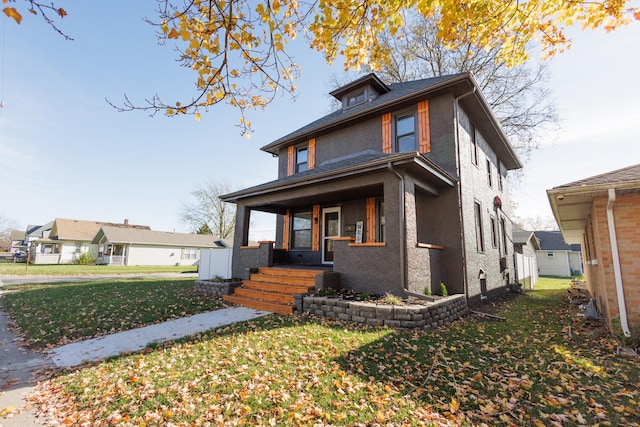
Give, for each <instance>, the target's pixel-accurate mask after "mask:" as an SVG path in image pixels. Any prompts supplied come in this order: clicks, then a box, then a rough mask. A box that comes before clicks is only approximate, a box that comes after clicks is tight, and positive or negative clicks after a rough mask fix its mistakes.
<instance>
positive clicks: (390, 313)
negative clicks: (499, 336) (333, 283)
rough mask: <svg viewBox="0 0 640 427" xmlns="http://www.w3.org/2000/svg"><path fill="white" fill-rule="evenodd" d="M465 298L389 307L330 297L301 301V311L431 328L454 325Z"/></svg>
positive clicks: (374, 323)
mask: <svg viewBox="0 0 640 427" xmlns="http://www.w3.org/2000/svg"><path fill="white" fill-rule="evenodd" d="M468 311H469V308H468V307H467V300H466V298H465V297H464V295H451V296H448V297H444V298H440V299H437V300H436V301H433V302H429V301H425V302H424V303H419V304H406V305H389V304H379V303H375V302H360V301H348V300H343V299H337V298H329V297H310V296H304V297H303V298H302V312H303V313H310V314H315V315H317V316H324V317H327V318H330V319H341V320H346V321H349V322H357V323H366V324H367V325H371V326H387V327H391V328H400V329H415V328H422V329H432V328H436V327H438V326H442V325H444V324H447V323H450V322H453V321H454V320H456V319H458V318H460V317H461V316H463V315H465V314H467V312H468Z"/></svg>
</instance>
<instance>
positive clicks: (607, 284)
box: [547, 165, 640, 337]
mask: <svg viewBox="0 0 640 427" xmlns="http://www.w3.org/2000/svg"><path fill="white" fill-rule="evenodd" d="M547 196H548V197H549V202H550V203H551V208H552V210H553V214H554V216H555V218H556V221H557V222H558V225H559V226H560V231H562V234H563V236H564V239H565V241H566V242H567V243H569V244H571V243H580V244H581V245H582V254H583V259H584V264H585V265H584V271H585V280H586V282H587V285H588V287H589V291H590V292H591V295H592V297H593V298H595V301H596V304H597V307H598V309H599V310H601V311H602V313H601V315H604V316H605V317H606V319H607V322H608V324H609V327H610V328H611V329H612V331H613V332H614V333H620V332H622V333H623V334H624V335H625V336H630V335H632V336H634V337H638V336H640V165H634V166H629V167H627V168H623V169H619V170H615V171H612V172H608V173H605V174H602V175H597V176H593V177H590V178H586V179H582V180H580V181H576V182H572V183H569V184H565V185H561V186H559V187H555V188H553V189H551V190H547Z"/></svg>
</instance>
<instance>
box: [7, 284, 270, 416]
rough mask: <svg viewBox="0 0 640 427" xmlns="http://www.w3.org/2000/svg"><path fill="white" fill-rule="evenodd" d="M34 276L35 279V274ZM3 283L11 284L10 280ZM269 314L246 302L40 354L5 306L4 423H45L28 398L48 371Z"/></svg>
mask: <svg viewBox="0 0 640 427" xmlns="http://www.w3.org/2000/svg"><path fill="white" fill-rule="evenodd" d="M163 276H164V275H163ZM120 277H121V276H120ZM165 277H166V276H165ZM5 278H6V276H3V277H1V278H0V280H2V279H5ZM42 279H45V278H43V277H39V278H37V279H36V280H35V281H36V282H45V281H47V279H52V281H57V280H59V278H55V279H53V278H46V279H45V280H42ZM67 279H68V278H67ZM83 279H84V280H87V279H88V278H87V277H84V278H83ZM92 279H96V280H97V279H104V277H100V278H98V277H96V276H93V277H92ZM31 281H34V279H33V278H31ZM14 283H15V282H14ZM2 284H3V283H2V282H1V281H0V293H2V289H1V287H2ZM4 284H5V285H6V284H8V283H7V281H5V282H4ZM0 302H1V300H0ZM267 314H270V313H268V312H265V311H257V310H254V309H249V308H245V307H231V308H225V309H220V310H216V311H211V312H207V313H201V314H196V315H193V316H189V317H184V318H181V319H176V320H170V321H167V322H163V323H158V324H155V325H150V326H145V327H142V328H137V329H132V330H129V331H124V332H119V333H116V334H112V335H107V336H104V337H100V338H94V339H89V340H86V341H80V342H76V343H72V344H67V345H64V346H61V347H58V348H55V349H53V350H50V351H49V352H48V353H47V354H41V353H36V352H31V351H28V350H25V349H24V348H23V347H22V346H21V345H20V344H21V338H20V337H19V336H18V335H16V334H14V333H13V332H11V331H10V330H9V325H8V324H7V316H6V315H5V313H4V311H3V308H2V306H1V305H0V413H2V412H3V411H4V410H6V409H11V411H10V412H11V414H10V415H9V416H8V417H6V418H5V417H2V416H0V427H14V426H15V427H32V426H39V425H41V424H40V423H38V420H37V418H36V417H35V411H34V410H33V408H32V407H31V406H30V405H29V404H28V403H27V402H26V400H25V397H26V396H28V395H29V394H31V393H32V392H33V391H34V386H35V385H36V384H37V382H38V380H40V379H42V378H43V377H44V376H43V375H42V374H43V373H45V372H46V371H49V370H51V369H55V368H66V367H73V366H77V365H80V364H82V363H84V362H89V361H99V360H102V359H105V358H108V357H112V356H117V355H119V354H121V353H128V352H135V351H140V350H142V349H144V348H145V347H147V346H148V345H149V344H151V343H160V342H165V341H171V340H176V339H179V338H182V337H185V336H189V335H194V334H196V333H199V332H204V331H207V330H209V329H213V328H218V327H220V326H225V325H229V324H231V323H235V322H243V321H246V320H250V319H255V318H258V317H261V316H265V315H267Z"/></svg>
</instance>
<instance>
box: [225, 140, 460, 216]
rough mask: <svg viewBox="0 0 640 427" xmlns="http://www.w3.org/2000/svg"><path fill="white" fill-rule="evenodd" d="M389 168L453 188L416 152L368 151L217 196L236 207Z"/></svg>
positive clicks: (361, 192) (361, 193)
mask: <svg viewBox="0 0 640 427" xmlns="http://www.w3.org/2000/svg"><path fill="white" fill-rule="evenodd" d="M389 167H394V168H395V167H398V168H402V169H405V170H409V171H410V172H412V173H414V174H416V175H417V176H419V177H420V178H421V179H423V180H424V181H426V182H428V183H430V184H432V185H434V186H435V187H453V186H454V185H455V183H456V182H457V180H456V179H455V178H453V177H452V176H451V175H449V174H448V173H447V172H445V171H444V170H443V169H441V168H440V167H439V166H437V165H436V164H435V163H433V162H432V161H430V160H429V159H427V158H426V157H424V156H423V155H421V154H420V153H418V152H408V153H398V154H383V153H380V152H377V151H374V150H368V151H364V152H360V153H356V154H355V155H351V156H346V157H343V158H340V159H336V160H334V161H331V162H327V163H324V164H322V165H319V166H318V167H316V168H314V169H311V170H308V171H305V172H301V173H297V174H294V175H291V176H285V177H281V178H279V179H277V180H274V181H271V182H267V183H265V184H261V185H257V186H254V187H250V188H246V189H244V190H240V191H236V192H234V193H230V194H225V195H223V196H221V197H220V199H221V200H222V201H225V202H230V203H237V202H240V201H243V200H248V199H250V198H253V197H258V196H274V197H275V196H276V195H277V194H282V193H283V192H286V191H289V190H294V189H301V188H304V187H308V186H312V185H318V184H324V183H328V182H331V181H336V180H340V179H345V178H351V177H356V176H359V175H362V174H366V173H372V172H380V171H384V170H387V169H388V168H389ZM367 192H369V193H370V194H369V193H367ZM376 192H378V193H379V192H380V189H379V186H378V187H376V186H372V187H369V188H368V189H363V188H356V189H352V188H345V189H344V190H340V191H339V193H340V197H342V198H344V199H347V198H350V197H369V196H373V195H376ZM326 195H327V196H329V195H331V196H332V197H335V196H337V193H336V192H335V191H334V192H332V193H326ZM322 197H323V196H322V194H317V193H316V194H314V197H313V198H314V203H321V202H322ZM252 207H253V208H256V209H259V210H264V211H266V212H273V213H282V212H280V211H281V210H282V209H281V208H279V207H277V206H276V205H275V204H274V205H271V204H263V205H262V206H252Z"/></svg>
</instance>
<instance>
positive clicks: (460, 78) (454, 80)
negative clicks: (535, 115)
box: [260, 73, 475, 155]
mask: <svg viewBox="0 0 640 427" xmlns="http://www.w3.org/2000/svg"><path fill="white" fill-rule="evenodd" d="M469 76H470V74H469V73H462V74H457V75H454V76H452V77H451V78H450V79H447V80H444V81H442V82H439V83H436V84H434V85H433V86H429V87H427V88H424V89H423V90H419V91H416V92H413V93H410V94H407V95H405V96H403V97H401V98H394V99H392V100H390V101H388V102H383V103H381V104H377V105H375V106H374V107H371V108H367V109H364V110H362V111H359V112H358V113H356V114H352V115H348V116H346V117H344V118H342V119H338V120H335V121H333V122H330V123H327V124H324V125H319V126H318V127H315V128H312V129H308V130H307V131H306V132H304V133H302V134H299V135H296V136H294V137H291V138H289V137H287V136H284V137H283V138H280V139H278V140H276V141H274V142H272V143H270V144H267V145H265V146H264V147H262V148H260V149H261V150H262V151H265V152H267V153H270V154H274V155H277V154H278V150H279V149H280V148H281V147H283V146H286V145H289V144H291V143H292V142H294V141H304V140H306V139H309V138H313V137H316V136H317V135H318V134H319V133H325V132H327V131H328V130H331V129H334V128H337V127H343V126H344V125H346V124H348V123H351V122H353V121H357V120H360V119H362V118H364V117H367V116H370V115H372V114H374V113H378V112H381V111H385V110H388V109H389V108H391V107H393V106H394V105H397V104H403V103H406V102H410V101H411V100H413V99H418V98H422V97H424V96H425V95H427V94H429V93H431V92H436V91H438V90H442V89H443V88H446V87H447V86H452V85H454V84H458V83H461V82H464V81H465V80H467V81H470V79H469ZM471 84H475V81H472V82H471ZM295 132H296V131H293V132H292V133H295Z"/></svg>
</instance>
